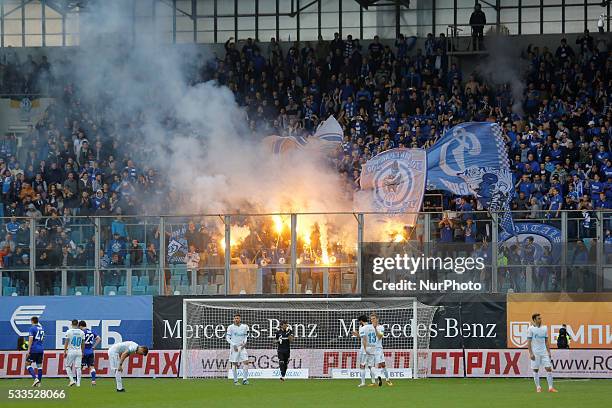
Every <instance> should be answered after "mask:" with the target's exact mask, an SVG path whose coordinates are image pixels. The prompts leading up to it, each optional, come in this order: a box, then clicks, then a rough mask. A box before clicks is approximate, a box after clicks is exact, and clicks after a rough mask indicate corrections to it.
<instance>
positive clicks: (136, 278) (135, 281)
mask: <svg viewBox="0 0 612 408" xmlns="http://www.w3.org/2000/svg"><path fill="white" fill-rule="evenodd" d="M138 282H139V280H138V276H134V275H132V287H134V286H138Z"/></svg>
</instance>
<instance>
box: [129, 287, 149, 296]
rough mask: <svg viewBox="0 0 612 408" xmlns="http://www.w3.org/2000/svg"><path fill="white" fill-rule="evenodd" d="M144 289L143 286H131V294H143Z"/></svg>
mask: <svg viewBox="0 0 612 408" xmlns="http://www.w3.org/2000/svg"><path fill="white" fill-rule="evenodd" d="M146 291H147V288H146V287H145V286H132V295H144V294H145V293H146Z"/></svg>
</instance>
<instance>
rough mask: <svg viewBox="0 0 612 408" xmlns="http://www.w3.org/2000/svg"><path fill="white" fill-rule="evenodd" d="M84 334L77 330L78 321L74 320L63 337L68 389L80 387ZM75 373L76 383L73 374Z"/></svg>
mask: <svg viewBox="0 0 612 408" xmlns="http://www.w3.org/2000/svg"><path fill="white" fill-rule="evenodd" d="M83 340H85V334H84V333H83V331H82V330H81V329H79V321H78V320H76V319H74V320H73V321H72V326H71V327H70V329H68V331H67V332H66V335H65V336H64V368H65V369H66V373H67V374H68V379H69V380H70V383H69V384H68V386H69V387H72V386H73V385H75V384H76V386H77V387H80V386H81V361H82V359H83V348H85V343H84V341H83ZM75 373H76V383H75V382H74V374H75Z"/></svg>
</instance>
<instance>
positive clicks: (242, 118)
mask: <svg viewBox="0 0 612 408" xmlns="http://www.w3.org/2000/svg"><path fill="white" fill-rule="evenodd" d="M124 7H125V4H124V2H122V1H100V2H95V3H90V5H89V6H88V9H87V11H86V12H83V13H82V15H81V21H80V27H81V30H80V42H81V47H79V49H78V50H77V51H75V53H76V55H74V58H72V61H71V63H70V72H69V73H64V74H69V75H70V76H72V77H74V80H75V84H76V86H77V88H78V89H79V90H80V94H82V95H83V102H84V103H85V104H87V105H91V106H93V107H95V109H94V111H95V114H96V115H98V116H99V117H100V118H104V120H105V121H106V122H107V124H109V127H110V128H112V129H113V131H114V132H116V133H117V134H119V133H122V132H126V133H127V134H121V135H120V136H122V138H121V140H123V141H124V142H122V145H121V146H120V154H118V156H119V157H116V159H119V160H120V159H122V158H123V157H124V155H126V156H127V155H130V156H132V157H134V156H135V157H136V158H137V160H135V162H136V165H137V166H138V167H139V168H140V169H142V168H143V167H145V166H147V167H154V168H156V169H157V170H159V171H160V172H161V173H162V178H165V179H166V180H167V181H168V185H169V186H170V189H171V191H170V192H169V193H168V194H162V197H158V198H154V197H150V196H147V197H141V200H143V201H144V202H147V203H148V208H149V211H150V212H155V211H156V210H160V209H161V208H162V207H163V206H162V204H161V202H162V201H163V200H166V199H167V197H171V198H172V201H173V208H171V209H170V211H171V212H172V213H174V214H202V213H226V212H229V213H235V212H242V213H246V212H259V213H264V212H267V213H271V212H330V211H347V210H348V211H350V210H351V209H352V202H351V201H350V200H349V199H348V198H347V196H346V194H345V193H344V191H345V187H344V183H343V182H342V181H341V180H340V178H339V175H338V173H337V172H336V171H335V169H332V168H330V167H329V166H328V164H327V162H326V161H325V160H324V158H322V157H319V156H316V155H313V154H312V152H308V153H306V152H296V153H295V154H291V155H287V156H284V157H282V158H274V157H272V156H271V154H270V153H269V152H268V151H266V149H264V148H263V147H262V146H261V144H260V140H261V138H262V137H263V136H267V135H261V134H253V132H252V131H251V130H250V129H248V127H247V120H246V113H245V111H244V109H242V108H241V107H240V106H238V105H237V103H236V102H235V100H234V95H233V94H232V92H231V91H230V90H229V89H228V88H226V87H223V86H220V85H219V84H217V83H216V82H212V81H210V82H204V83H197V84H193V79H194V76H195V74H196V73H197V72H198V69H200V67H202V66H203V65H204V64H205V63H207V62H208V63H214V62H213V58H214V56H213V54H212V53H211V52H210V50H207V49H206V48H205V47H202V46H200V45H176V46H164V45H160V44H159V42H158V40H157V39H156V35H151V36H149V37H145V38H142V37H139V41H138V42H137V43H135V44H131V41H130V40H126V39H129V38H131V30H132V21H131V17H130V18H128V17H126V16H125V10H124ZM60 74H61V73H60ZM126 124H127V129H126V126H125V125H126ZM88 137H89V140H90V142H91V140H92V138H93V139H95V135H88ZM157 201H159V202H157Z"/></svg>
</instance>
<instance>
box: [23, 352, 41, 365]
mask: <svg viewBox="0 0 612 408" xmlns="http://www.w3.org/2000/svg"><path fill="white" fill-rule="evenodd" d="M43 356H44V352H42V351H41V352H40V353H30V356H29V357H28V358H27V359H26V361H27V362H28V363H36V364H37V365H40V364H42V362H43Z"/></svg>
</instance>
